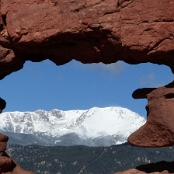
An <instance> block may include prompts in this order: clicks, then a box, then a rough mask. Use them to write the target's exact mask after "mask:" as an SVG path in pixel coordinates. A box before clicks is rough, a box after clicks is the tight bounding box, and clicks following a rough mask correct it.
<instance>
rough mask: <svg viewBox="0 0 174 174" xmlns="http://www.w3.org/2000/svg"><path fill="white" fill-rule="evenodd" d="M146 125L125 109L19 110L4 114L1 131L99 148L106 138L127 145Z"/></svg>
mask: <svg viewBox="0 0 174 174" xmlns="http://www.w3.org/2000/svg"><path fill="white" fill-rule="evenodd" d="M145 122H146V120H145V119H144V118H143V117H141V116H139V115H138V114H136V113H134V112H132V111H130V110H128V109H126V108H122V107H105V108H98V107H93V108H91V109H89V110H69V111H62V110H58V109H53V110H51V111H45V110H37V111H35V112H19V111H16V112H6V113H2V114H1V125H0V130H1V131H3V132H10V133H20V134H21V133H22V134H28V135H33V136H38V137H40V138H41V137H42V136H45V137H47V138H48V137H49V138H50V137H52V139H54V141H53V142H52V145H53V144H54V145H55V144H60V142H61V143H63V141H65V140H66V141H68V142H69V143H70V141H72V144H79V142H80V143H82V144H83V143H84V145H94V146H96V145H97V144H96V143H97V142H100V143H99V144H102V141H103V140H104V139H106V138H107V141H108V142H109V145H113V144H119V143H124V142H126V140H127V137H128V136H129V135H130V134H131V133H132V132H134V131H135V130H137V129H138V128H139V127H140V126H142V125H143V124H144V123H145ZM65 137H66V138H65ZM67 137H68V138H69V139H70V140H68V139H67ZM72 137H73V138H72ZM77 139H78V141H77ZM74 141H75V142H74ZM45 142H46V141H45ZM89 142H90V143H89ZM88 143H89V144H88ZM65 144H66V143H65ZM106 144H107V143H106ZM107 145H108V144H107ZM97 146H98V145H97Z"/></svg>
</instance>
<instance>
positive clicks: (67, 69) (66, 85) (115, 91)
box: [0, 60, 173, 116]
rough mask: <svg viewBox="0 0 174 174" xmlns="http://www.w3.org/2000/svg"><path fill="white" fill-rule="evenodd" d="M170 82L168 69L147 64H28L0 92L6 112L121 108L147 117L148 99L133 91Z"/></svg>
mask: <svg viewBox="0 0 174 174" xmlns="http://www.w3.org/2000/svg"><path fill="white" fill-rule="evenodd" d="M172 79H173V75H172V73H171V70H170V69H169V68H168V67H167V66H163V65H160V66H159V65H155V64H150V63H144V64H138V65H129V64H126V63H124V62H121V61H119V62H117V63H113V64H108V65H105V64H102V63H98V64H82V63H80V62H77V61H74V60H73V61H71V62H70V63H67V64H65V65H63V66H56V65H55V64H54V63H52V62H51V61H49V60H45V61H43V62H40V63H33V62H30V61H27V62H26V63H25V64H24V68H23V69H22V70H20V71H18V72H15V73H12V74H11V75H9V76H7V77H5V78H4V79H3V80H1V81H0V84H1V85H0V90H1V97H2V98H4V99H5V100H6V101H7V107H6V109H5V111H16V110H18V111H35V110H38V109H44V110H52V109H55V108H56V109H61V110H72V109H89V108H92V107H107V106H121V107H125V108H128V109H130V110H132V111H134V112H137V113H138V114H139V115H142V116H146V110H145V105H146V104H147V100H146V99H142V100H135V99H133V98H132V93H133V91H134V90H136V89H138V88H149V87H159V86H163V85H166V84H168V83H170V82H171V81H172Z"/></svg>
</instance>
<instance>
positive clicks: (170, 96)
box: [165, 93, 174, 99]
mask: <svg viewBox="0 0 174 174" xmlns="http://www.w3.org/2000/svg"><path fill="white" fill-rule="evenodd" d="M165 98H166V99H171V98H174V93H169V94H166V95H165Z"/></svg>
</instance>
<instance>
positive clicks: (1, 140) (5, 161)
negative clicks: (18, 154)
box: [0, 134, 32, 174]
mask: <svg viewBox="0 0 174 174" xmlns="http://www.w3.org/2000/svg"><path fill="white" fill-rule="evenodd" d="M7 141H8V137H7V136H5V135H3V134H0V173H2V174H5V173H8V174H32V173H31V172H27V171H25V170H23V169H22V168H21V167H19V166H18V165H17V164H16V163H15V162H14V161H13V160H12V159H11V158H10V157H9V156H8V155H7V154H6V153H5V149H6V146H7Z"/></svg>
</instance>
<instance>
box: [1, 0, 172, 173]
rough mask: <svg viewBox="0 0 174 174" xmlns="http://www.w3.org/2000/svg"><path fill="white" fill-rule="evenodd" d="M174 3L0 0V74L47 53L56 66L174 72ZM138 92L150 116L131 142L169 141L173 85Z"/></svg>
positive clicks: (147, 0)
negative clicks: (153, 67)
mask: <svg viewBox="0 0 174 174" xmlns="http://www.w3.org/2000/svg"><path fill="white" fill-rule="evenodd" d="M173 7H174V1H173V0H160V1H159V0H153V1H152V0H107V1H103V0H83V1H81V0H73V1H72V0H0V16H1V17H0V79H2V78H4V77H5V76H6V75H8V74H10V73H12V72H14V71H17V70H19V69H21V68H22V67H23V64H24V63H25V61H26V60H31V61H36V62H37V61H42V60H45V59H47V58H49V59H50V60H52V61H53V62H55V63H56V64H57V65H62V64H65V63H67V62H69V61H71V60H72V59H76V60H78V61H81V62H82V63H92V62H93V63H97V62H103V63H113V62H116V61H118V60H123V61H125V62H127V63H130V64H138V63H145V62H151V63H156V64H164V65H168V66H169V67H170V68H171V69H172V71H173V72H174V10H173ZM141 92H143V95H142V93H141V94H140V93H137V92H136V93H134V96H137V97H138V98H139V97H146V96H147V98H148V102H149V103H148V105H147V111H148V121H147V123H146V124H145V125H144V126H143V127H142V128H140V129H139V130H138V131H137V132H135V133H133V134H132V135H131V136H130V137H129V141H130V142H131V144H133V145H139V146H151V147H152V146H153V147H156V146H166V145H173V144H174V138H173V137H172V135H173V133H174V132H173V131H174V129H173V128H172V121H174V120H173V118H172V114H173V112H174V110H173V107H172V102H173V93H174V91H173V86H172V87H167V86H166V87H161V88H158V89H155V90H154V89H148V90H143V91H141ZM149 92H150V93H149ZM152 135H153V137H152ZM3 142H4V141H3ZM1 145H2V149H3V147H5V145H4V144H3V143H1ZM2 154H4V151H2ZM1 157H2V158H1V159H2V166H3V165H4V166H5V165H10V164H11V162H10V160H9V159H10V158H8V157H7V156H4V155H3V156H1ZM7 159H8V160H9V161H8V160H7ZM6 160H7V161H6ZM3 161H6V162H3ZM12 163H13V162H12ZM13 164H14V163H13ZM0 166H1V162H0ZM15 166H16V167H14V170H18V166H17V165H15ZM135 172H136V170H133V171H129V172H128V173H135ZM16 173H17V172H16Z"/></svg>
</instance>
